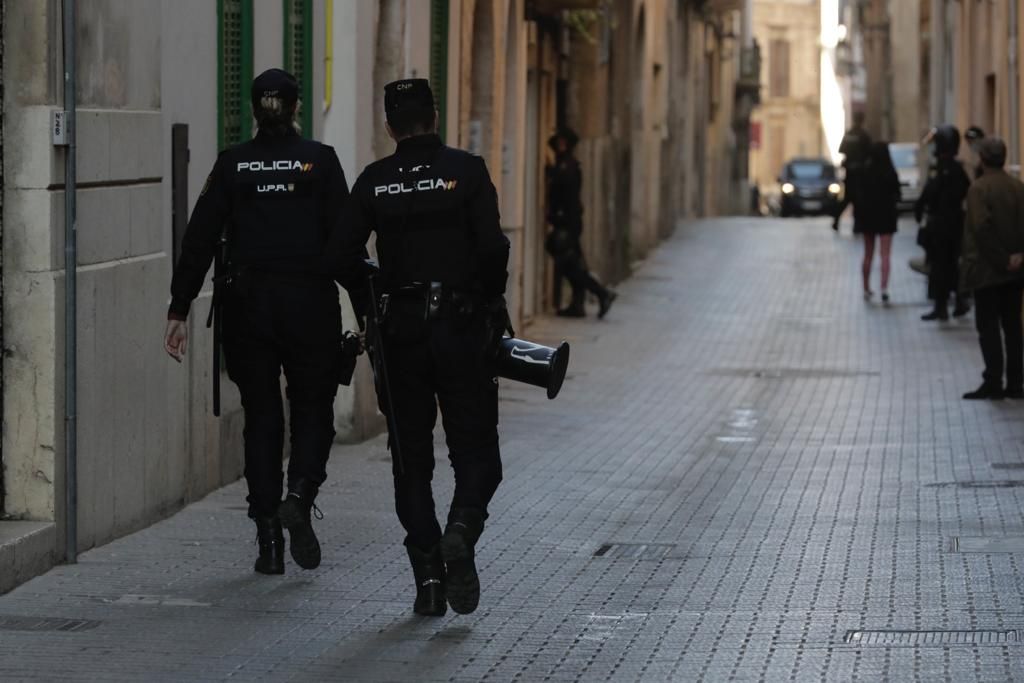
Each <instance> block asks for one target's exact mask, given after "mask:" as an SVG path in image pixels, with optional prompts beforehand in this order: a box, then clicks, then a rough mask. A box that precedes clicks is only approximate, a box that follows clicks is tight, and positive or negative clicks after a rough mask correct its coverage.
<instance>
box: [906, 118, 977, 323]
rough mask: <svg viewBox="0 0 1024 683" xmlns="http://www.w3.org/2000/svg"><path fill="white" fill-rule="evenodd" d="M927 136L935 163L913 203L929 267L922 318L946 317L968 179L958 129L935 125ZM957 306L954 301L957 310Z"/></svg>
mask: <svg viewBox="0 0 1024 683" xmlns="http://www.w3.org/2000/svg"><path fill="white" fill-rule="evenodd" d="M929 137H930V138H931V144H932V145H933V146H934V156H935V165H934V167H933V168H932V169H931V171H930V173H929V177H928V182H927V183H925V186H924V189H923V190H922V191H921V197H920V198H919V199H918V200H917V203H916V204H915V205H914V216H915V218H916V219H917V222H918V223H920V222H921V220H922V217H923V216H925V215H927V223H926V224H925V231H924V233H923V234H924V236H925V237H924V240H923V241H924V244H923V245H922V246H924V248H925V250H926V251H927V252H928V262H929V263H930V264H931V268H930V270H929V273H928V296H929V297H931V298H932V299H933V300H934V302H935V307H934V308H933V309H932V311H931V312H930V313H926V314H925V315H923V316H921V319H922V320H949V308H948V307H949V295H950V294H952V293H954V292H956V291H957V289H958V288H957V283H958V281H959V260H960V243H961V241H962V239H963V228H964V209H963V203H964V198H965V197H966V196H967V189H968V187H970V184H971V181H970V179H969V178H968V177H967V173H966V172H965V171H964V167H963V166H962V165H961V164H960V162H958V161H957V160H956V155H957V152H958V151H959V149H960V131H958V130H957V129H956V128H955V127H954V126H939V127H938V128H936V129H935V130H933V131H932V132H931V133H930V135H929ZM960 309H961V305H960V302H958V310H957V311H954V313H959V312H960Z"/></svg>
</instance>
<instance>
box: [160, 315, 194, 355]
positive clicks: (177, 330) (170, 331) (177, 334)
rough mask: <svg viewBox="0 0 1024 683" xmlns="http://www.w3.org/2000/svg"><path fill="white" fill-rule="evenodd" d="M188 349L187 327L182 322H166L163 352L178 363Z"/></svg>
mask: <svg viewBox="0 0 1024 683" xmlns="http://www.w3.org/2000/svg"><path fill="white" fill-rule="evenodd" d="M186 348H188V327H187V325H186V324H185V321H184V320H168V321H167V331H166V332H164V351H166V352H167V354H168V355H169V356H170V357H171V358H173V359H174V360H176V361H178V362H179V363H180V362H181V361H182V359H184V358H185V349H186Z"/></svg>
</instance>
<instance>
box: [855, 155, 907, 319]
mask: <svg viewBox="0 0 1024 683" xmlns="http://www.w3.org/2000/svg"><path fill="white" fill-rule="evenodd" d="M860 187H861V192H859V194H857V196H856V197H855V198H854V202H853V232H854V233H855V234H859V235H861V236H862V237H863V239H864V261H863V263H862V264H861V277H862V281H863V285H864V298H865V299H871V297H872V296H873V292H872V291H871V266H872V261H873V260H874V256H875V241H876V238H877V241H878V242H879V243H880V246H881V254H880V261H881V270H882V283H881V284H882V302H883V303H889V272H890V270H891V264H890V255H891V253H892V236H893V235H894V234H895V233H896V223H897V221H898V220H899V211H898V209H897V204H898V203H899V200H900V179H899V176H898V175H897V174H896V167H895V166H893V163H892V157H891V156H890V155H889V144H888V143H886V142H873V143H871V148H870V152H869V154H868V159H867V163H866V165H865V167H864V172H863V177H862V178H861V180H860Z"/></svg>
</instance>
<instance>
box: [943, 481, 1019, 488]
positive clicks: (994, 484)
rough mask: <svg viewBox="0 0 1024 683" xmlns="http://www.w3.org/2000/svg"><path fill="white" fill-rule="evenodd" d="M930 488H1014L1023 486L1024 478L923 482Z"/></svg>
mask: <svg viewBox="0 0 1024 683" xmlns="http://www.w3.org/2000/svg"><path fill="white" fill-rule="evenodd" d="M925 486H926V487H927V488H931V489H946V488H952V487H957V488H961V489H1016V488H1020V487H1022V486H1024V479H1006V480H1003V481H940V482H937V483H935V484H925Z"/></svg>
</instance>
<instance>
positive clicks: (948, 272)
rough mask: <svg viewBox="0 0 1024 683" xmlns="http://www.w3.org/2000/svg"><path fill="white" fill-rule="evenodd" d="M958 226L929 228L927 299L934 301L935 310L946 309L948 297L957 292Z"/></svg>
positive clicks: (958, 271)
mask: <svg viewBox="0 0 1024 683" xmlns="http://www.w3.org/2000/svg"><path fill="white" fill-rule="evenodd" d="M960 229H961V227H960V225H959V224H958V225H953V226H937V227H935V228H929V230H932V231H933V233H934V234H933V235H932V236H930V237H929V243H928V262H929V263H930V264H931V270H930V271H929V273H928V298H930V299H934V300H935V308H936V309H944V308H946V306H947V304H948V301H949V295H950V294H951V293H953V292H955V291H957V286H958V285H959V282H960V265H959V263H960Z"/></svg>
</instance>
